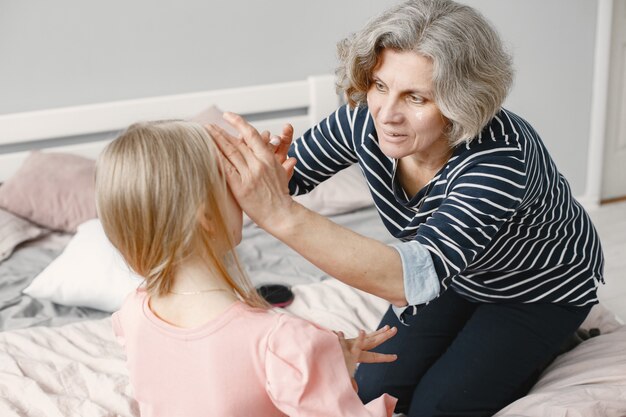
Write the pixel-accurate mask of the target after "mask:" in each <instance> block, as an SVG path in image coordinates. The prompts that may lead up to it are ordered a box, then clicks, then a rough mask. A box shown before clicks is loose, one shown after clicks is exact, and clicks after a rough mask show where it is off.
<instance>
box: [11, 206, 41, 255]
mask: <svg viewBox="0 0 626 417" xmlns="http://www.w3.org/2000/svg"><path fill="white" fill-rule="evenodd" d="M48 232H49V230H48V229H44V228H41V227H38V226H37V225H35V224H33V223H31V222H29V221H27V220H24V219H22V218H21V217H18V216H16V215H15V214H13V213H10V212H8V211H6V210H3V209H0V262H2V261H4V260H5V259H6V258H8V257H9V256H11V253H13V250H14V249H15V247H16V246H17V245H19V244H20V243H23V242H26V241H28V240H31V239H35V238H37V237H39V236H42V235H44V234H46V233H48Z"/></svg>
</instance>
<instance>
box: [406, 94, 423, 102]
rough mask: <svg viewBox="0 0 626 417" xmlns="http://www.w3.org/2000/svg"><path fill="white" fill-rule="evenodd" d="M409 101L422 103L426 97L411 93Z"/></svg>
mask: <svg viewBox="0 0 626 417" xmlns="http://www.w3.org/2000/svg"><path fill="white" fill-rule="evenodd" d="M409 101H410V102H411V103H413V104H422V103H423V102H424V99H423V98H422V97H420V96H414V95H410V96H409Z"/></svg>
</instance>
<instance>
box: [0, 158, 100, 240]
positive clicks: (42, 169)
mask: <svg viewBox="0 0 626 417" xmlns="http://www.w3.org/2000/svg"><path fill="white" fill-rule="evenodd" d="M94 174H95V161H94V160H92V159H87V158H83V157H81V156H77V155H70V154H63V153H53V152H39V151H35V152H32V153H31V154H30V155H29V156H28V157H27V158H26V160H25V161H24V163H23V164H22V166H21V167H20V168H19V169H18V171H17V172H16V173H15V174H14V175H13V176H12V177H11V178H9V179H8V180H7V181H6V182H5V183H4V184H3V185H2V186H0V207H2V208H4V209H6V210H8V211H10V212H12V213H15V214H17V215H18V216H21V217H23V218H25V219H28V220H30V221H32V222H34V223H37V224H40V225H42V226H45V227H47V228H49V229H54V230H62V231H66V232H75V231H76V227H77V226H78V225H79V224H81V223H83V222H85V221H86V220H89V219H92V218H95V217H96V202H95V187H94V186H95V184H94Z"/></svg>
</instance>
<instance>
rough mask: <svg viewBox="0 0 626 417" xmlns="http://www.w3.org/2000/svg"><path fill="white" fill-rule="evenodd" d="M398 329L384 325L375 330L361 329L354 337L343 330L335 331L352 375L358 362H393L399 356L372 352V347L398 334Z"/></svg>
mask: <svg viewBox="0 0 626 417" xmlns="http://www.w3.org/2000/svg"><path fill="white" fill-rule="evenodd" d="M397 332H398V329H397V328H395V327H391V328H390V327H389V326H384V327H381V328H380V329H378V330H376V331H375V332H371V333H367V334H366V333H365V331H363V330H359V335H358V336H357V337H356V338H354V339H346V338H345V336H344V334H343V332H335V334H336V335H337V337H338V338H339V344H340V345H341V349H342V350H343V357H344V360H345V361H346V367H347V368H348V373H349V374H350V377H352V376H354V372H355V371H356V365H357V363H381V362H393V361H395V360H396V359H397V358H398V356H397V355H393V354H387V353H376V352H370V350H371V349H374V348H375V347H377V346H379V345H380V344H382V343H383V342H385V341H387V340H389V339H391V338H392V337H393V336H395V335H396V333H397Z"/></svg>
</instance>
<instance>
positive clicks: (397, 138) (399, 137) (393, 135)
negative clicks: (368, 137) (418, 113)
mask: <svg viewBox="0 0 626 417" xmlns="http://www.w3.org/2000/svg"><path fill="white" fill-rule="evenodd" d="M382 133H383V136H384V139H385V141H387V142H391V143H398V142H402V141H403V140H404V139H406V135H405V134H402V133H398V132H388V131H385V130H383V131H382Z"/></svg>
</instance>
